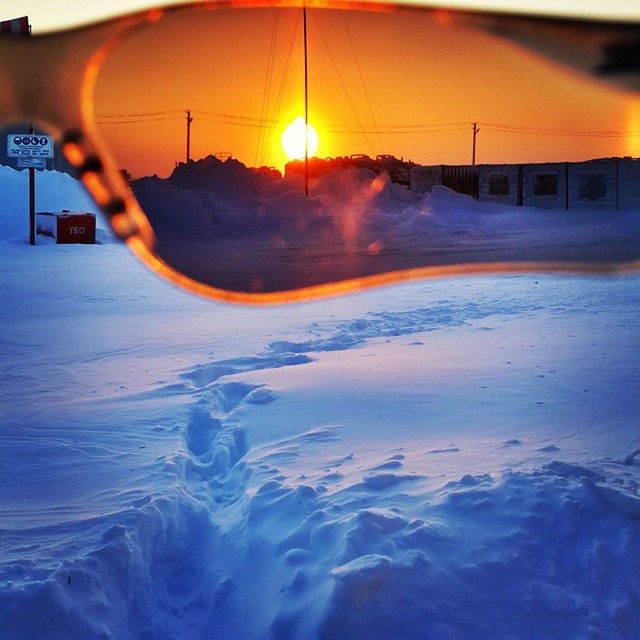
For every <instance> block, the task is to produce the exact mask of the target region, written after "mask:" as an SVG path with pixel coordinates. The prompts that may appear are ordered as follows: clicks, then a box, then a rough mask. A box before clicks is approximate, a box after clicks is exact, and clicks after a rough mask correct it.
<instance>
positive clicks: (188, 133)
mask: <svg viewBox="0 0 640 640" xmlns="http://www.w3.org/2000/svg"><path fill="white" fill-rule="evenodd" d="M186 113H187V164H189V160H190V159H191V123H192V122H193V118H192V117H191V110H190V109H187V111H186Z"/></svg>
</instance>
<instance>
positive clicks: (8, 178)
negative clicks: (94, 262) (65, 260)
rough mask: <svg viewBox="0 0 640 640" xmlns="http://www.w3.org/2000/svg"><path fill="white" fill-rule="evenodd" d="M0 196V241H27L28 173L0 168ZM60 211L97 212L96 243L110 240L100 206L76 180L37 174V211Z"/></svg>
mask: <svg viewBox="0 0 640 640" xmlns="http://www.w3.org/2000/svg"><path fill="white" fill-rule="evenodd" d="M0 193H2V203H1V204H0V212H1V213H0V240H14V241H18V242H26V241H28V239H29V171H28V170H27V169H22V170H21V171H16V170H15V169H12V168H11V167H5V166H0ZM63 209H66V210H67V211H83V212H86V213H96V214H97V216H96V227H97V232H96V236H97V238H98V240H99V241H105V240H107V239H108V238H110V237H112V234H111V232H110V231H109V228H108V224H107V223H106V222H105V220H104V218H103V217H102V214H101V213H100V212H99V211H100V210H99V207H98V206H97V205H96V204H95V202H94V201H93V200H92V198H91V196H89V194H88V193H87V192H86V190H85V189H84V187H83V186H82V183H81V182H80V181H79V180H75V179H74V178H72V177H71V176H70V175H69V174H67V173H61V172H59V171H36V212H38V211H49V212H56V211H62V210H63Z"/></svg>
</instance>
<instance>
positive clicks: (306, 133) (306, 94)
mask: <svg viewBox="0 0 640 640" xmlns="http://www.w3.org/2000/svg"><path fill="white" fill-rule="evenodd" d="M302 26H303V31H304V195H305V196H308V195H309V83H308V69H307V5H306V4H305V5H304V6H303V7H302Z"/></svg>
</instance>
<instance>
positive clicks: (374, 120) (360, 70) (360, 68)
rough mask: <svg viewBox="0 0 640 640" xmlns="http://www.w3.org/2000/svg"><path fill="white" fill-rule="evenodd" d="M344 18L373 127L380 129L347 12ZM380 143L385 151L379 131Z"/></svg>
mask: <svg viewBox="0 0 640 640" xmlns="http://www.w3.org/2000/svg"><path fill="white" fill-rule="evenodd" d="M342 19H343V21H344V26H345V27H346V29H347V35H348V36H349V43H350V44H351V51H353V57H354V59H355V61H356V67H357V69H358V75H359V76H360V82H361V84H362V89H363V91H364V96H365V99H366V101H367V105H368V106H369V113H370V114H371V122H373V128H374V129H378V124H377V123H376V117H375V114H374V113H373V106H372V105H371V99H370V98H369V92H368V91H367V84H366V82H365V81H364V75H363V73H362V67H361V66H360V61H359V60H358V54H357V53H356V47H355V44H354V42H353V37H352V35H351V29H350V28H349V23H348V22H347V16H346V14H345V13H343V14H342ZM377 137H378V143H379V144H380V150H381V151H382V153H384V145H383V144H382V138H381V137H380V133H377Z"/></svg>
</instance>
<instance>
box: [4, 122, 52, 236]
mask: <svg viewBox="0 0 640 640" xmlns="http://www.w3.org/2000/svg"><path fill="white" fill-rule="evenodd" d="M53 154H54V147H53V138H52V137H51V136H43V135H40V134H39V133H34V131H33V127H31V131H30V132H29V133H10V134H9V135H8V136H7V155H8V156H9V158H17V159H18V167H19V168H28V169H29V244H31V245H34V244H35V243H36V169H44V167H45V162H46V159H47V158H53Z"/></svg>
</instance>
